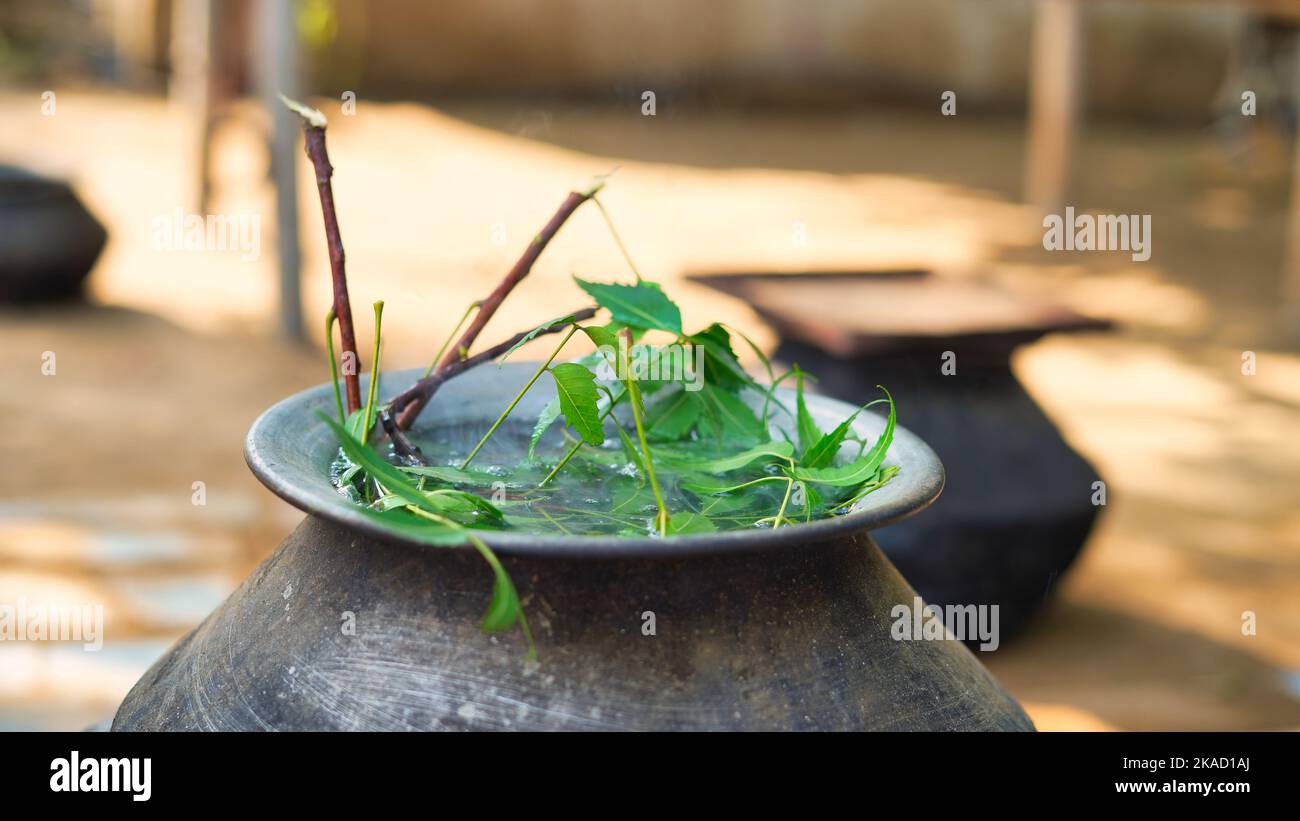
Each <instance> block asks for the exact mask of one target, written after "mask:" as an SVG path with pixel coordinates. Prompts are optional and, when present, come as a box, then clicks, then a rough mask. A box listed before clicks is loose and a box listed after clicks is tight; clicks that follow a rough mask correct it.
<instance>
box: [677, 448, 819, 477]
mask: <svg viewBox="0 0 1300 821" xmlns="http://www.w3.org/2000/svg"><path fill="white" fill-rule="evenodd" d="M793 455H794V446H793V445H791V444H790V443H789V442H765V443H763V444H761V445H756V446H754V447H752V448H750V449H748V450H743V451H741V452H740V453H735V454H732V455H731V456H724V457H721V458H718V459H690V460H685V459H684V460H680V461H672V460H668V464H670V465H671V466H672V467H674V468H678V469H681V468H684V469H686V470H698V471H702V472H704V473H727V472H729V471H733V470H739V469H740V468H743V467H746V466H748V465H749V464H751V463H753V462H755V461H757V460H759V459H762V458H763V457H767V460H766V461H768V462H773V461H785V460H789V459H790V457H791V456H793Z"/></svg>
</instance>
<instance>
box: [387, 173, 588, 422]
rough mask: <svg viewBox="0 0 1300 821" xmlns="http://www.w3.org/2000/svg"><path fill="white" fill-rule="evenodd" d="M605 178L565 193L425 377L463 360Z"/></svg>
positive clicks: (417, 407)
mask: <svg viewBox="0 0 1300 821" xmlns="http://www.w3.org/2000/svg"><path fill="white" fill-rule="evenodd" d="M610 173H611V174H612V173H613V172H612V171H611V172H610ZM608 176H609V174H606V175H604V176H601V177H596V178H595V179H594V180H592V183H591V185H590V186H588V187H587V188H586V189H585V190H583V191H571V192H569V196H567V197H565V198H564V202H562V203H560V207H559V208H558V209H556V211H555V214H554V215H553V216H552V217H551V219H550V220H549V221H548V222H547V223H546V225H544V226H542V230H541V231H539V232H538V234H537V236H535V237H533V241H532V242H530V243H528V247H527V248H525V249H524V253H523V255H522V256H520V257H519V261H518V262H516V263H515V265H514V267H513V268H511V269H510V272H509V273H507V274H506V275H505V278H504V279H502V280H501V282H500V283H498V284H497V287H496V288H495V289H494V290H493V291H492V293H490V294H488V296H487V297H486V298H485V299H484V300H483V301H482V302H481V303H480V305H479V309H478V313H476V314H475V315H474V320H473V321H472V322H470V324H469V327H468V328H466V329H465V332H464V333H463V334H461V336H460V339H459V340H458V341H457V342H456V344H455V345H454V346H453V347H452V349H451V350H449V351H447V353H446V354H445V355H444V356H443V358H442V361H441V362H439V363H438V366H437V367H436V368H435V369H434V373H433V374H431V375H430V376H429V377H427V378H432V377H433V376H436V375H437V374H438V372H441V371H442V370H444V369H446V368H450V367H452V366H453V365H454V364H455V363H456V362H458V361H460V360H462V359H463V358H464V357H465V355H466V354H467V353H468V352H469V349H470V347H471V346H473V344H474V340H476V339H478V335H479V333H481V332H482V331H483V328H484V326H486V325H487V323H488V320H489V319H491V318H492V315H493V314H495V313H496V312H497V309H498V308H500V307H501V303H502V302H504V301H505V298H506V297H507V296H508V295H509V294H510V292H511V291H512V290H514V287H515V286H516V285H518V284H519V282H520V280H522V279H523V278H524V277H526V276H528V272H529V271H531V270H532V269H533V263H535V262H537V258H538V257H539V256H541V254H542V251H543V250H544V249H545V248H546V246H547V244H548V243H550V241H551V239H552V238H553V237H554V236H555V235H556V234H557V233H558V232H559V230H560V227H561V226H563V225H564V223H565V221H567V220H568V219H569V217H570V216H572V215H573V212H574V211H576V210H578V206H580V205H582V204H583V203H584V202H586V201H587V200H589V199H591V198H592V197H594V196H595V195H596V192H598V191H600V189H602V188H604V187H605V180H606V178H608ZM431 395H432V394H431ZM428 401H429V400H428V398H427V397H426V398H418V399H416V400H414V401H412V402H411V404H409V405H407V406H406V407H405V408H403V410H402V412H401V413H400V414H398V416H397V426H398V427H399V428H401V429H402V430H406V429H407V428H409V427H411V423H413V422H414V421H415V418H416V417H417V416H419V415H420V411H422V410H424V405H425V403H426V402H428Z"/></svg>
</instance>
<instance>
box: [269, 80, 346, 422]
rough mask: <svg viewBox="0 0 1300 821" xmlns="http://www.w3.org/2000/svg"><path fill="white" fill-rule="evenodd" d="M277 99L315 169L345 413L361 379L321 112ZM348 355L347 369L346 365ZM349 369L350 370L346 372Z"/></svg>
mask: <svg viewBox="0 0 1300 821" xmlns="http://www.w3.org/2000/svg"><path fill="white" fill-rule="evenodd" d="M280 99H281V100H283V101H284V104H285V105H286V106H288V107H289V108H290V109H291V110H292V111H293V112H294V113H295V114H297V115H298V116H299V117H301V118H302V132H303V136H304V137H305V138H306V139H305V141H306V144H307V157H308V159H310V160H311V164H312V168H313V169H314V170H315V172H316V188H317V190H318V191H319V192H320V210H321V216H322V217H323V218H324V220H325V239H326V241H327V242H328V243H329V255H330V276H331V277H332V278H333V280H334V313H335V315H337V316H338V319H339V341H340V346H341V347H342V349H343V357H342V359H343V363H344V367H343V384H344V386H345V387H346V389H347V397H348V413H349V414H350V413H353V412H355V411H357V410H359V409H360V408H361V379H360V376H359V374H358V371H359V370H360V360H359V359H358V358H357V334H356V330H355V328H354V327H353V325H352V303H351V302H350V301H349V300H348V277H347V273H346V269H345V265H344V254H343V240H342V238H341V237H340V236H339V219H338V215H337V214H336V213H335V212H334V188H333V186H332V185H331V183H330V178H331V177H332V176H333V175H334V168H333V166H331V165H330V158H329V152H328V151H326V149H325V115H324V114H321V113H320V112H319V111H317V110H316V109H314V108H311V107H309V106H305V105H303V104H302V103H299V102H295V101H293V100H290V99H289V98H288V97H285V96H284V95H283V94H282V95H280ZM348 354H351V355H352V356H351V368H349V367H348V362H349V357H348ZM349 371H350V372H349Z"/></svg>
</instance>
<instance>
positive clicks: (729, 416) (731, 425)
mask: <svg viewBox="0 0 1300 821" xmlns="http://www.w3.org/2000/svg"><path fill="white" fill-rule="evenodd" d="M696 393H698V394H699V396H700V401H701V402H703V405H704V413H705V415H706V416H707V417H708V420H709V422H710V423H711V424H712V425H713V429H714V433H715V434H716V435H717V438H718V439H719V440H720V441H721V440H723V439H733V440H734V439H739V440H742V441H746V440H747V441H750V442H754V441H761V440H763V439H765V438H766V434H767V431H765V430H764V429H763V423H762V422H760V421H758V417H757V416H755V415H754V412H753V411H752V410H750V409H749V405H746V404H745V402H744V401H743V400H742V399H741V398H740V397H739V396H736V395H735V394H732V393H728V392H727V391H724V390H722V389H721V388H718V387H715V386H713V385H705V386H704V388H703V389H702V390H700V391H697V392H696Z"/></svg>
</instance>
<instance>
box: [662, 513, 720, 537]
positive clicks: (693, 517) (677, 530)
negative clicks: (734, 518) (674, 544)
mask: <svg viewBox="0 0 1300 821" xmlns="http://www.w3.org/2000/svg"><path fill="white" fill-rule="evenodd" d="M717 529H718V526H717V525H715V524H714V523H713V520H712V519H710V518H709V517H708V516H704V515H701V514H699V513H676V514H674V515H673V517H672V518H671V519H669V520H668V533H669V534H671V535H673V536H686V535H689V534H691V533H713V532H716V531H717Z"/></svg>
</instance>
